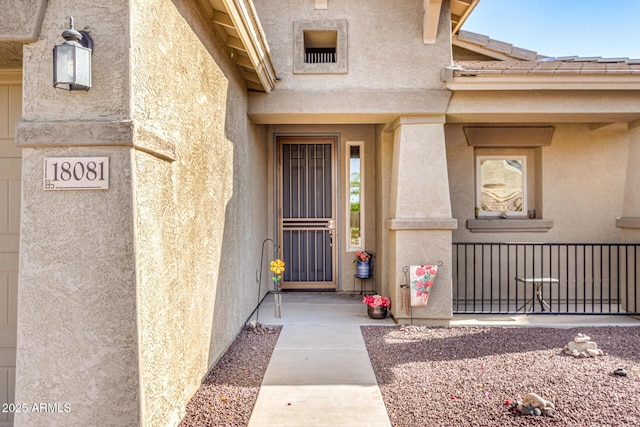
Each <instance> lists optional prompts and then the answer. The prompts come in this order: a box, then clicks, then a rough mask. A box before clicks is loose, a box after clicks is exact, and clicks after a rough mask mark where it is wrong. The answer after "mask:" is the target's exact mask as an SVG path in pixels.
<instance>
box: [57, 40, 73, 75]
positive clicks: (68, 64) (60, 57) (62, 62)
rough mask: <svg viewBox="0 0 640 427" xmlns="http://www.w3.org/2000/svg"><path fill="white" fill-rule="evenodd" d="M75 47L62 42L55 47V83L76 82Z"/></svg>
mask: <svg viewBox="0 0 640 427" xmlns="http://www.w3.org/2000/svg"><path fill="white" fill-rule="evenodd" d="M74 51H75V47H74V46H72V45H68V44H61V45H58V46H56V47H55V55H54V56H55V60H56V64H55V75H54V76H53V78H54V83H55V84H60V83H62V84H72V83H73V82H74V75H75V67H74V53H75V52H74Z"/></svg>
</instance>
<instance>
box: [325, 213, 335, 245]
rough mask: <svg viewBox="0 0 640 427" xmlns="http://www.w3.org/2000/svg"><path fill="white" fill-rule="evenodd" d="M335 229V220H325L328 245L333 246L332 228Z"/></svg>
mask: <svg viewBox="0 0 640 427" xmlns="http://www.w3.org/2000/svg"><path fill="white" fill-rule="evenodd" d="M335 229H336V224H335V221H334V220H332V219H330V220H329V221H327V230H328V231H329V246H333V230H335Z"/></svg>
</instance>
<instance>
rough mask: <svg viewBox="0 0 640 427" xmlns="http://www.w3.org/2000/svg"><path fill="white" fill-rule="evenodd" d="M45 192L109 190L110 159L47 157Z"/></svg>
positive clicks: (45, 163) (45, 161)
mask: <svg viewBox="0 0 640 427" xmlns="http://www.w3.org/2000/svg"><path fill="white" fill-rule="evenodd" d="M43 186H44V189H45V190H104V189H108V188H109V158H108V157H45V159H44V179H43Z"/></svg>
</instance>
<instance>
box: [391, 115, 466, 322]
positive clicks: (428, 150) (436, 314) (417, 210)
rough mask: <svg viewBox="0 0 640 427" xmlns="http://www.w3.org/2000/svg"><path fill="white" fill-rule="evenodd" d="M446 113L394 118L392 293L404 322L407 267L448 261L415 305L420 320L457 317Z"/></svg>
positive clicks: (454, 225) (416, 318)
mask: <svg viewBox="0 0 640 427" xmlns="http://www.w3.org/2000/svg"><path fill="white" fill-rule="evenodd" d="M444 121H445V120H444V116H441V115H438V116H422V117H413V116H412V117H400V118H399V119H397V120H396V121H395V122H394V146H393V166H392V177H391V194H390V204H391V206H390V209H389V212H390V216H391V218H389V219H387V220H386V223H385V225H386V228H387V229H388V230H389V293H390V297H391V299H392V313H393V314H394V316H395V317H396V319H398V321H400V322H402V323H407V322H408V320H409V317H410V316H409V315H407V314H406V313H405V312H404V311H403V310H401V309H400V307H401V300H400V296H401V289H400V285H401V284H402V282H403V276H404V273H403V267H405V266H411V265H422V264H435V263H439V262H440V263H442V265H441V266H440V267H439V268H438V274H437V277H436V281H435V284H434V285H433V288H432V291H431V295H430V297H429V303H428V305H427V306H426V307H413V308H412V312H411V317H413V320H414V323H429V324H438V323H446V322H448V319H450V318H451V317H452V289H451V231H452V230H454V229H456V228H457V221H456V220H455V219H453V218H452V217H451V199H450V195H449V176H448V173H447V157H446V149H445V137H444Z"/></svg>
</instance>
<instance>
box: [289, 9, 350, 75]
mask: <svg viewBox="0 0 640 427" xmlns="http://www.w3.org/2000/svg"><path fill="white" fill-rule="evenodd" d="M293 72H294V73H295V74H344V73H347V72H348V68H347V20H346V19H333V20H323V21H293Z"/></svg>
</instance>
